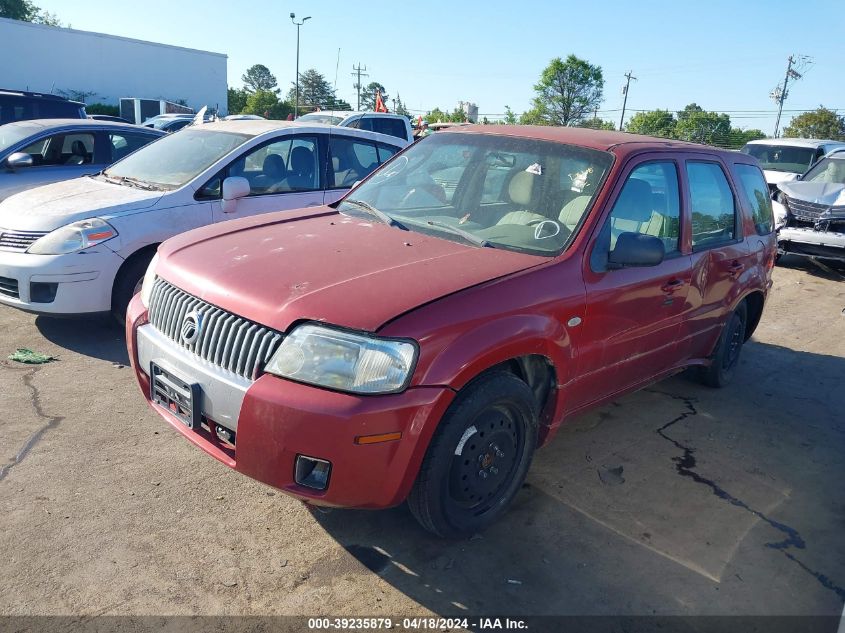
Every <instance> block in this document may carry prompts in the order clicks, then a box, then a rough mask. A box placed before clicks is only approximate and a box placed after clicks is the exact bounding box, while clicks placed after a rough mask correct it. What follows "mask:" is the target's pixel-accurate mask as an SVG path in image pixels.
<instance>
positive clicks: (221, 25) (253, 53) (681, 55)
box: [35, 0, 845, 134]
mask: <svg viewBox="0 0 845 633" xmlns="http://www.w3.org/2000/svg"><path fill="white" fill-rule="evenodd" d="M35 4H37V5H38V6H40V7H42V8H44V9H46V10H48V11H51V12H53V13H55V14H57V15H58V17H59V18H60V19H61V20H62V22H63V23H65V24H67V23H70V24H71V25H72V26H73V28H77V29H81V30H89V31H99V32H104V33H110V34H114V35H122V36H126V37H133V38H138V39H144V40H150V41H155V42H162V43H165V44H174V45H178V46H186V47H189V48H199V49H203V50H211V51H215V52H220V53H225V54H227V55H228V56H229V66H228V68H229V85H230V86H235V87H240V86H241V83H242V82H241V80H240V77H241V75H242V74H243V72H244V70H246V68H248V67H249V66H250V65H252V64H255V63H262V64H265V65H266V66H268V67H269V68H270V70H271V71H272V72H273V73H274V74H275V75H276V77H277V78H278V80H279V84H280V85H281V86H283V89H284V90H286V89H287V87H288V86H289V85H290V83H289V82H291V81H293V79H294V75H295V62H296V27H294V26H293V25H292V24H291V22H290V18H289V17H288V16H289V14H290V13H291V12H295V13H296V15H297V18H298V19H299V18H302V17H304V16H309V15H310V16H311V19H310V20H309V21H308V22H306V23H305V25H304V26H303V27H302V30H301V38H302V39H301V48H300V71H302V70H305V69H307V68H316V69H317V70H318V71H319V72H321V73H322V74H323V75H324V76H325V77H326V78H327V79H328V80H329V81H330V82H332V83H333V82H334V81H335V76H337V84H336V85H337V92H338V95H339V96H340V97H341V98H343V99H346V100H347V101H349V102H350V103H352V104H353V106H354V105H355V91H354V89H353V88H352V84H353V82H354V80H353V78H352V67H353V65H355V64H357V63H359V62H360V63H361V64H363V65H366V66H367V73H368V74H369V77H368V78H366V79H365V82H369V81H373V80H375V81H378V82H380V83H382V84H383V85H384V86H385V87H386V89H387V91H388V93H389V94H390V96H391V97H395V96H396V94H397V93H398V94H399V95H400V96H401V98H402V100H403V101H404V102H405V103H406V105H407V107H408V108H409V109H411V110H412V111H415V110H423V111H425V110H429V109H431V108H434V107H435V106H437V107H440V108H442V109H449V110H451V109H452V108H454V107H455V106H456V105H457V102H458V101H462V100H463V101H472V102H475V103H477V104H478V106H479V111H480V112H481V113H482V114H488V115H491V116H493V117H495V116H497V115H501V113H503V112H504V109H505V105H509V106H510V107H511V108H512V109H513V110H514V111H515V112H517V113H520V112H522V111H524V110H526V109H528V107H529V106H530V101H531V98H532V96H533V90H532V88H533V85H534V83H536V81H537V79H538V77H539V75H540V73H541V72H542V70H543V68H544V67H545V66H546V65H547V64H548V63H549V61H550V60H551V59H552V58H554V57H566V56H567V55H568V54H570V53H574V54H576V55H578V56H579V57H582V58H584V59H586V60H588V61H590V62H591V63H593V64H598V65H600V66H601V67H602V69H603V71H604V77H605V81H606V83H605V101H604V103H603V105H602V106H601V109H600V111H599V116H602V117H603V118H606V119H611V120H613V121H614V122H615V123H616V124H617V125H618V123H619V115H620V112H619V109H620V108H621V107H622V93H621V86H622V85H623V83H624V77H623V75H624V73H625V72H626V71H628V70H631V71H633V73H634V76H636V77H637V78H638V81H636V82H632V85H631V90H630V93H629V98H628V108H629V113H630V112H631V111H636V110H638V109H654V108H666V109H670V110H677V109H681V108H683V106H684V105H686V104H688V103H690V102H695V103H698V104H699V105H701V106H702V107H704V108H705V109H707V110H717V111H720V112H729V113H730V114H731V120H732V122H733V124H734V125H735V126H739V127H743V128H751V127H759V128H761V129H763V131H765V132H766V133H767V134H770V133H771V132H772V130H773V127H774V120H775V111H776V106H775V103H774V102H773V101H772V100H771V99H770V98H769V93H770V92H771V91H772V89H773V88H775V86H776V85H777V84H778V82H782V81H783V75H784V72H785V70H786V60H787V57H788V56H789V55H790V54H803V55H808V56H810V57H811V58H812V59H813V63H812V64H811V65H810V66H809V67H808V68H807V69H806V72H805V73H804V74H805V76H804V78H803V79H802V80H801V81H798V82H796V83H795V84H794V86H792V87H791V89H790V95H789V98H788V99H787V101H786V104H785V106H784V110H785V113H786V114H785V117H784V118H785V121H787V122H788V120H789V119H790V118H791V116H792V115H793V114H794V113H793V112H788V111H790V110H796V111H797V110H811V109H814V108H816V107H818V106H819V105H820V104H823V105H825V106H826V107H829V108H834V109H838V110H840V113H841V114H845V81H843V79H845V72H843V66H845V38H842V37H840V35H839V34H838V30H839V27H838V26H834V24H838V23H839V22H841V0H804V1H802V2H801V3H797V4H796V3H795V2H794V1H789V2H788V1H786V0H767V1H762V0H743V1H738V0H733V1H730V2H729V1H725V0H707V1H706V2H698V1H697V2H690V1H688V0H674V1H673V2H664V1H657V0H638V1H637V2H625V1H618V0H605V1H604V2H601V3H588V2H583V1H581V2H571V1H568V0H563V1H554V0H535V1H534V2H532V3H527V2H526V3H520V2H513V0H511V1H510V2H500V1H498V0H487V1H485V2H472V1H467V2H462V3H458V2H453V3H442V6H443V8H441V9H437V8H435V7H436V6H437V4H438V3H431V2H428V3H421V4H420V5H417V4H416V3H407V2H405V3H401V2H400V3H397V2H352V3H350V2H348V0H347V1H344V2H334V1H332V0H322V2H316V3H315V2H305V1H299V2H287V1H284V0H251V1H250V2H248V3H247V2H225V3H224V2H218V0H205V1H204V2H201V1H198V0H179V2H173V1H172V0H144V1H143V2H139V1H138V0H133V1H131V2H130V1H128V0H84V1H81V0H35ZM825 24H828V25H831V26H830V27H829V28H828V27H825V26H824V25H825ZM338 49H340V55H339V64H338ZM336 68H337V73H336ZM388 106H390V103H388ZM626 118H627V117H626Z"/></svg>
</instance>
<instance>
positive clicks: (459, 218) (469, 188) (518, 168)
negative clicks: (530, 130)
mask: <svg viewBox="0 0 845 633" xmlns="http://www.w3.org/2000/svg"><path fill="white" fill-rule="evenodd" d="M612 162H613V157H612V155H611V154H609V153H607V152H600V151H597V150H592V149H587V148H583V147H576V146H574V145H564V144H562V143H552V142H547V141H535V140H531V139H526V138H517V137H508V136H498V135H494V134H483V135H481V134H461V133H454V132H439V133H437V134H435V135H434V136H431V137H428V138H426V139H425V140H423V141H419V142H418V143H417V144H416V145H413V146H411V147H409V148H408V149H407V150H406V151H405V152H404V153H403V154H400V155H399V156H398V157H396V158H395V159H393V160H392V161H390V162H389V163H387V164H386V165H385V166H383V167H382V168H381V169H379V170H378V171H376V172H375V173H374V174H373V175H372V176H371V177H370V178H369V179H368V180H367V181H366V182H364V183H363V184H361V186H359V187H357V188H355V189H353V190H352V191H351V193H350V194H349V196H347V198H346V199H344V201H342V202H341V203H340V205H339V207H338V208H339V210H340V211H341V212H343V213H348V214H356V215H366V214H368V215H370V216H375V217H378V218H379V219H382V220H384V219H385V218H387V219H388V220H389V222H387V223H389V224H392V225H395V226H399V227H401V228H407V229H409V230H412V231H418V232H421V233H428V234H431V235H437V236H438V237H442V238H445V239H450V240H457V241H462V242H466V243H468V244H472V245H475V246H477V247H485V246H489V247H493V248H504V249H508V250H514V251H520V252H525V253H532V254H537V255H547V256H551V255H556V254H558V253H560V252H561V251H563V249H564V248H565V247H566V246H567V245H568V244H569V241H570V238H571V236H572V235H573V233H574V231H575V229H576V228H577V227H578V226H579V225H580V223H581V220H582V219H583V217H584V216H585V215H586V213H587V212H588V210H589V209H590V207H591V206H592V202H593V200H594V198H595V196H596V194H597V192H598V191H599V189H600V188H601V184H602V183H603V181H604V178H605V176H606V175H607V172H608V170H609V169H610V166H611V164H612Z"/></svg>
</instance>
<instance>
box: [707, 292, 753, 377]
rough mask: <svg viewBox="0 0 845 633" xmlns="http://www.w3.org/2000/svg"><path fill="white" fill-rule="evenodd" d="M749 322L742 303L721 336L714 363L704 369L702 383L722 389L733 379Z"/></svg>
mask: <svg viewBox="0 0 845 633" xmlns="http://www.w3.org/2000/svg"><path fill="white" fill-rule="evenodd" d="M747 322H748V311H747V309H746V307H745V302H743V303H740V304H739V305H738V306H737V308H736V310H734V311H733V312H732V313H731V315H730V317H728V321H727V323H725V327H724V329H723V330H722V334H721V336H719V342H718V343H716V349H715V351H714V353H713V362H712V363H711V364H710V366H709V367H704V368H702V371H701V381H702V382H703V383H704V384H705V385H708V386H709V387H717V388H721V387H724V386H726V385H728V384H729V383H730V382H731V380H732V379H733V375H734V373H735V372H736V367H737V365H738V364H739V356H740V353H741V352H742V345H743V343H744V342H745V326H746V324H747Z"/></svg>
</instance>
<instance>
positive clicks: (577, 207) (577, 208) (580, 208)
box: [558, 196, 592, 232]
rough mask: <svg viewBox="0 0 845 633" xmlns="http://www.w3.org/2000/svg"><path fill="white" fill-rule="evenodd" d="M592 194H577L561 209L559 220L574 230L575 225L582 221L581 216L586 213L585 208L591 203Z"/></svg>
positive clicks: (570, 229)
mask: <svg viewBox="0 0 845 633" xmlns="http://www.w3.org/2000/svg"><path fill="white" fill-rule="evenodd" d="M591 198H592V196H576V197H574V198H573V199H572V200H570V201H569V202H567V203H566V204H565V205H563V208H562V209H561V210H560V215H559V216H558V222H560V223H561V224H562V225H563V226H565V227H566V228H567V229H569V231H570V232H571V231H574V230H575V227H576V226H578V223H579V222H580V221H581V216H583V215H584V210H585V209H586V208H587V205H588V204H590V199H591Z"/></svg>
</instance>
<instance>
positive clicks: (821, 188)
mask: <svg viewBox="0 0 845 633" xmlns="http://www.w3.org/2000/svg"><path fill="white" fill-rule="evenodd" d="M778 189H780V190H781V191H783V192H784V193H785V194H786V195H787V196H788V197H790V198H795V199H796V200H803V201H804V202H815V203H816V204H824V205H828V206H840V205H845V185H841V184H839V183H831V182H803V181H801V180H796V181H795V182H784V183H781V184H779V185H778Z"/></svg>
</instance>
